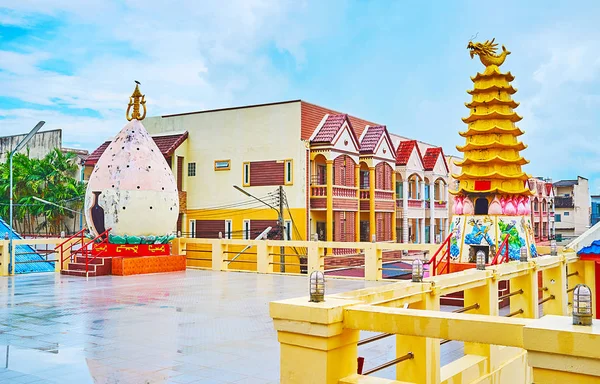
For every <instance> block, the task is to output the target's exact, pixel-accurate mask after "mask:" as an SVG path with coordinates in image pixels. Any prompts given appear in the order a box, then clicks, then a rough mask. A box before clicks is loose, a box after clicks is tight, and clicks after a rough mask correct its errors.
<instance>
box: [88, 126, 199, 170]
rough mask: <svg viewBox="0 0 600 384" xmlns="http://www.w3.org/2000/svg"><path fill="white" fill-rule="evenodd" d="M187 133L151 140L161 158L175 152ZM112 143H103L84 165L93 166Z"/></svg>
mask: <svg viewBox="0 0 600 384" xmlns="http://www.w3.org/2000/svg"><path fill="white" fill-rule="evenodd" d="M187 137H188V133H187V131H186V132H184V133H178V134H175V135H165V136H156V137H153V138H152V139H153V140H154V142H155V143H156V146H157V147H158V149H159V150H160V152H161V153H162V154H163V156H165V157H166V156H170V155H172V154H173V152H175V150H176V149H177V147H179V146H180V145H181V143H183V142H184V141H185V139H187ZM110 143H112V141H105V142H104V143H103V144H102V145H101V146H99V147H98V148H96V150H95V151H94V152H92V154H91V155H90V156H88V158H87V159H86V160H85V165H95V164H96V163H97V162H98V159H100V156H102V154H103V153H104V151H106V148H108V146H109V145H110Z"/></svg>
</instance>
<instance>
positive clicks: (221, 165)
mask: <svg viewBox="0 0 600 384" xmlns="http://www.w3.org/2000/svg"><path fill="white" fill-rule="evenodd" d="M230 169H231V161H229V160H215V171H228V170H230Z"/></svg>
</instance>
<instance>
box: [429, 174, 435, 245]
mask: <svg viewBox="0 0 600 384" xmlns="http://www.w3.org/2000/svg"><path fill="white" fill-rule="evenodd" d="M429 242H430V243H431V244H435V182H434V181H430V182H429Z"/></svg>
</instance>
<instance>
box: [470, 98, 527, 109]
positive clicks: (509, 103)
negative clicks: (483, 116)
mask: <svg viewBox="0 0 600 384" xmlns="http://www.w3.org/2000/svg"><path fill="white" fill-rule="evenodd" d="M492 105H503V106H507V107H510V108H517V107H518V106H519V103H517V102H516V101H514V100H500V99H498V98H496V97H494V98H493V99H491V100H488V101H475V100H473V101H471V102H470V103H465V106H466V107H467V108H477V107H489V106H492Z"/></svg>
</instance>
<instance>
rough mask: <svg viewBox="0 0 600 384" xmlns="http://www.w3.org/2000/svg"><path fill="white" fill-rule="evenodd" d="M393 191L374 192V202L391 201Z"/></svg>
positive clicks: (377, 190) (378, 190)
mask: <svg viewBox="0 0 600 384" xmlns="http://www.w3.org/2000/svg"><path fill="white" fill-rule="evenodd" d="M393 199H394V191H384V190H380V189H376V190H375V200H393Z"/></svg>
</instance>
